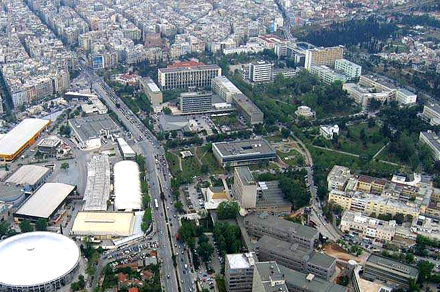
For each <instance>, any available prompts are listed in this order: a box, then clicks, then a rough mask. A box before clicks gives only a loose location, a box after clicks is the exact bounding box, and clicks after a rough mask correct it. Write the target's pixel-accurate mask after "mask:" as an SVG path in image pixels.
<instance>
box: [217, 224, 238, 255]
mask: <svg viewBox="0 0 440 292" xmlns="http://www.w3.org/2000/svg"><path fill="white" fill-rule="evenodd" d="M214 241H215V242H216V244H217V249H218V251H219V253H220V255H221V256H224V255H225V254H230V253H238V252H240V250H241V232H240V227H238V226H237V225H234V224H229V223H223V222H218V223H216V224H215V226H214Z"/></svg>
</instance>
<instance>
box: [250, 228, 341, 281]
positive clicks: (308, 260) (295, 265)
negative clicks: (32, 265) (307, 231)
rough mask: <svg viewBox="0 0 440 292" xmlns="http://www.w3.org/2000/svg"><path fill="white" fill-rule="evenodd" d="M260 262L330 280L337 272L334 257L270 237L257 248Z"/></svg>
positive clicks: (265, 237) (264, 238) (259, 242)
mask: <svg viewBox="0 0 440 292" xmlns="http://www.w3.org/2000/svg"><path fill="white" fill-rule="evenodd" d="M255 251H256V253H257V256H258V259H259V260H260V261H276V262H277V263H278V264H280V265H283V266H285V267H287V268H289V269H293V270H296V271H300V272H305V273H310V274H314V275H316V276H317V277H320V278H322V279H326V280H329V279H330V278H331V277H332V275H333V274H334V272H335V267H336V259H335V258H334V257H331V256H328V255H326V254H322V253H319V252H315V251H314V250H313V249H311V248H306V247H302V246H300V245H299V244H298V243H289V242H286V241H282V240H279V239H276V238H273V237H270V236H267V235H265V236H263V237H261V238H260V239H259V240H258V243H257V244H256V246H255Z"/></svg>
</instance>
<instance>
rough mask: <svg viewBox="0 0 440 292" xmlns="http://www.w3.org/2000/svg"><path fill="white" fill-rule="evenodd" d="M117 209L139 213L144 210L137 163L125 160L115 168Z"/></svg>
mask: <svg viewBox="0 0 440 292" xmlns="http://www.w3.org/2000/svg"><path fill="white" fill-rule="evenodd" d="M114 179H115V182H114V189H115V209H116V210H118V211H137V210H141V208H142V193H141V182H140V178H139V167H138V165H137V163H136V162H134V161H130V160H125V161H120V162H118V163H116V164H115V167H114Z"/></svg>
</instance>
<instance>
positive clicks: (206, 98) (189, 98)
mask: <svg viewBox="0 0 440 292" xmlns="http://www.w3.org/2000/svg"><path fill="white" fill-rule="evenodd" d="M179 103H180V110H181V111H182V113H185V114H188V113H205V112H209V111H210V110H211V109H212V92H209V91H208V92H206V91H205V92H201V91H198V92H184V93H181V94H180V97H179Z"/></svg>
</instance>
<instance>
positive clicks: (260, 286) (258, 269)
mask: <svg viewBox="0 0 440 292" xmlns="http://www.w3.org/2000/svg"><path fill="white" fill-rule="evenodd" d="M288 291H289V290H288V289H287V286H286V281H285V280H284V277H283V273H282V272H281V270H280V268H279V267H278V264H277V262H274V261H271V262H259V263H256V264H255V268H254V277H253V280H252V292H288Z"/></svg>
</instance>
